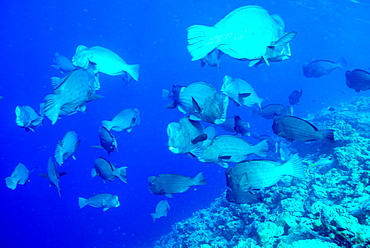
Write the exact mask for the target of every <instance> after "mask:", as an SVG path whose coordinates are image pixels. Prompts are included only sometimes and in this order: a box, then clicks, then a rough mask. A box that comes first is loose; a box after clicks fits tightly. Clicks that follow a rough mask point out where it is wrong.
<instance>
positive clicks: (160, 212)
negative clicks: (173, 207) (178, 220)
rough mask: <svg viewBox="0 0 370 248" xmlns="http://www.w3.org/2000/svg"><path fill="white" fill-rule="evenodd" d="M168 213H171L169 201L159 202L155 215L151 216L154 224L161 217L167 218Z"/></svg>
mask: <svg viewBox="0 0 370 248" xmlns="http://www.w3.org/2000/svg"><path fill="white" fill-rule="evenodd" d="M168 211H170V204H168V201H166V200H162V201H160V202H158V204H157V206H156V208H155V213H152V214H151V216H152V219H153V222H155V220H156V219H159V218H161V217H166V216H167V213H168Z"/></svg>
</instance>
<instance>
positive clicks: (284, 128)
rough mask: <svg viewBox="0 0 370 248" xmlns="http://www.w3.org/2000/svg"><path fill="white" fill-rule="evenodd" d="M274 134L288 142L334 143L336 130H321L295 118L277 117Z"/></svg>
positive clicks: (273, 126)
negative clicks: (320, 141) (321, 141)
mask: <svg viewBox="0 0 370 248" xmlns="http://www.w3.org/2000/svg"><path fill="white" fill-rule="evenodd" d="M272 130H273V132H274V134H276V135H278V136H280V137H283V138H285V139H286V140H288V141H294V140H298V141H303V142H307V141H315V140H323V141H326V142H330V143H334V142H335V141H334V130H332V129H326V130H319V129H318V128H317V127H315V126H314V125H312V124H311V123H309V122H308V121H306V120H303V119H300V118H298V117H295V116H277V117H275V119H274V124H273V125H272Z"/></svg>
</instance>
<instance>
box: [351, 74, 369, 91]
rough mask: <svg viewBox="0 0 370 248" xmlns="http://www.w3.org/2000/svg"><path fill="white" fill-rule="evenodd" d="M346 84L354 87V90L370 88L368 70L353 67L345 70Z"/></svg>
mask: <svg viewBox="0 0 370 248" xmlns="http://www.w3.org/2000/svg"><path fill="white" fill-rule="evenodd" d="M346 84H347V86H348V87H349V88H351V89H354V90H355V91H356V92H360V91H361V90H362V91H365V90H369V89H370V72H368V71H365V70H361V69H354V70H352V71H347V72H346Z"/></svg>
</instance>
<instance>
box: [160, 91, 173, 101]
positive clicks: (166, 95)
mask: <svg viewBox="0 0 370 248" xmlns="http://www.w3.org/2000/svg"><path fill="white" fill-rule="evenodd" d="M172 97H173V93H172V91H169V90H166V89H162V98H163V100H166V101H167V100H170V99H171V98H172Z"/></svg>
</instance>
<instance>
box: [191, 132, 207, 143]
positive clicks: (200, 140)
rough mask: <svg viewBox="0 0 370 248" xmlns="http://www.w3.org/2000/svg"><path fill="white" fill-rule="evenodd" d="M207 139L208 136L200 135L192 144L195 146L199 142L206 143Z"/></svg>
mask: <svg viewBox="0 0 370 248" xmlns="http://www.w3.org/2000/svg"><path fill="white" fill-rule="evenodd" d="M206 139H207V134H205V133H203V134H200V135H198V136H197V137H195V138H194V139H192V140H191V143H192V144H193V145H195V144H197V143H199V142H202V141H205V140H206Z"/></svg>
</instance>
